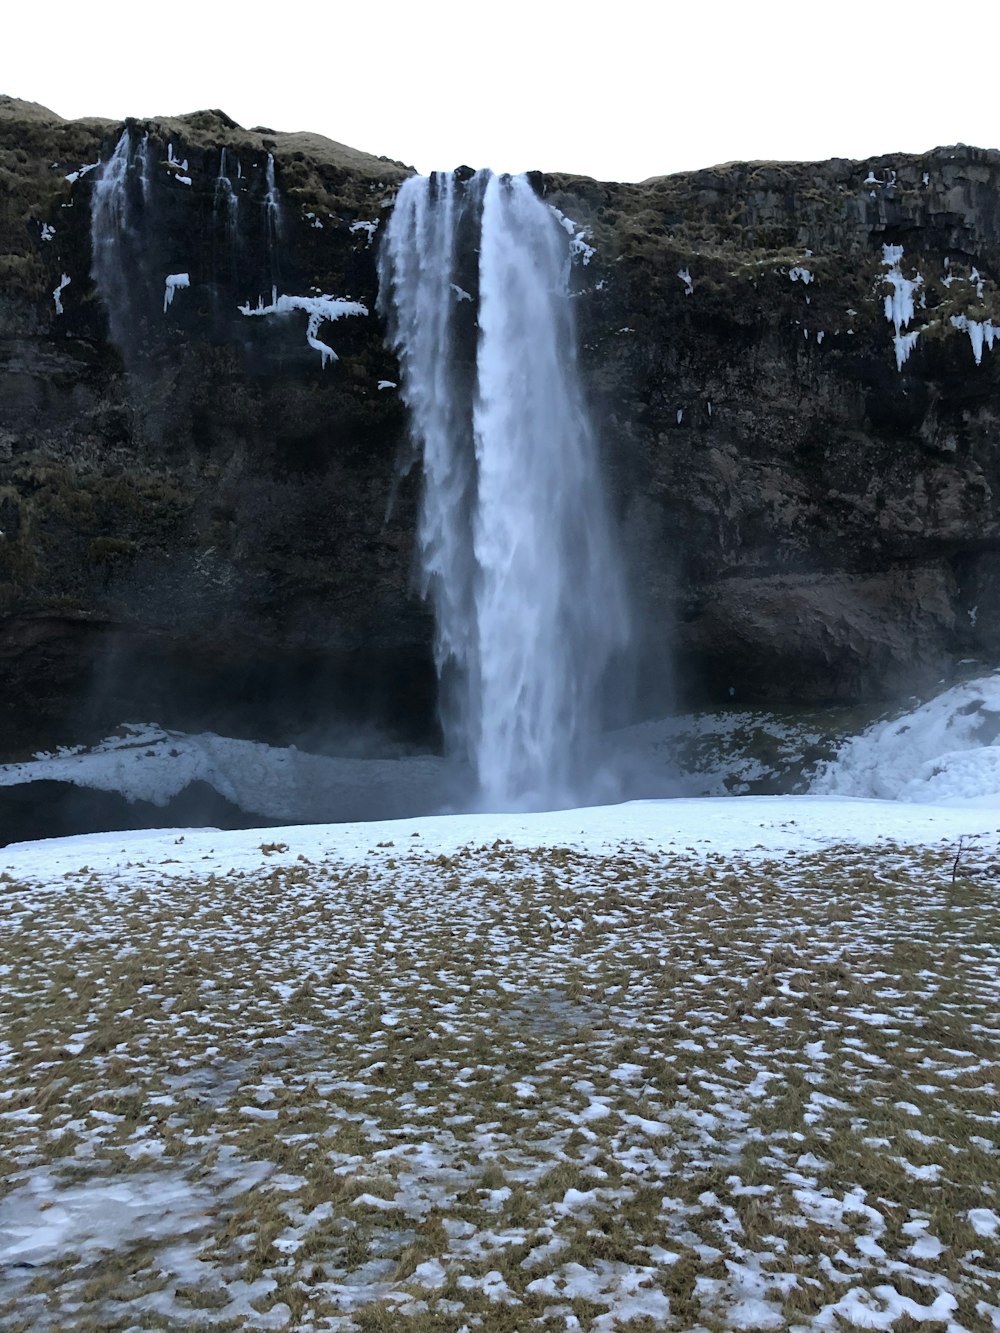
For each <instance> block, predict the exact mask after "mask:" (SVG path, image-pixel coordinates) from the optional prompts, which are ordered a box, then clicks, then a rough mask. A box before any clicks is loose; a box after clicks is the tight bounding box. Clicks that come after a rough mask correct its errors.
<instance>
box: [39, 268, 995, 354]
mask: <svg viewBox="0 0 1000 1333" xmlns="http://www.w3.org/2000/svg"><path fill="white" fill-rule="evenodd" d="M72 281H73V279H72V278H71V277H70V276H69V274H68V273H64V274H63V275H62V277H61V278H60V279H59V286H58V287H56V288H55V289H54V290H53V292H52V300H53V301H54V302H55V307H56V314H57V315H61V314H62V313H63V303H62V294H63V292H64V291H65V290H66V288H67V287H68V286H69V285H70V283H71V282H72ZM976 359H977V360H978V357H977V358H976Z"/></svg>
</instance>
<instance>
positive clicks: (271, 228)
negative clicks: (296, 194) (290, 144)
mask: <svg viewBox="0 0 1000 1333" xmlns="http://www.w3.org/2000/svg"><path fill="white" fill-rule="evenodd" d="M264 181H265V185H266V187H267V188H266V191H265V194H264V244H265V247H266V251H267V263H268V269H269V277H270V279H271V281H272V282H276V281H277V280H278V242H279V241H280V240H281V196H280V194H279V193H278V185H277V182H276V180H275V178H274V154H273V153H268V155H267V167H266V168H265V173H264Z"/></svg>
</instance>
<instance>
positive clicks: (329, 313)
mask: <svg viewBox="0 0 1000 1333" xmlns="http://www.w3.org/2000/svg"><path fill="white" fill-rule="evenodd" d="M238 309H239V312H240V314H241V315H287V314H291V313H292V312H293V311H295V310H303V311H305V313H306V315H308V317H309V318H308V322H307V324H306V342H307V343H308V344H309V346H310V347H311V348H312V349H313V350H314V351H316V352H319V355H320V361H321V362H322V364H323V366H326V364H327V362H328V361H336V360H337V359H338V358H337V353H336V352H335V351H334V350H333V348H332V347H328V346H327V344H326V343H325V342H322V341H321V340H320V338H319V330H320V326H321V325H323V324H325V323H327V322H332V321H333V320H336V319H344V318H345V317H346V316H347V315H367V314H368V307H367V306H366V305H362V303H361V302H360V301H348V300H345V299H344V298H343V297H339V296H327V295H323V294H321V295H319V296H288V295H286V294H284V293H283V294H282V295H281V296H279V295H278V291H277V288H272V289H271V303H270V305H265V304H264V298H263V297H258V298H257V305H256V306H251V305H250V302H249V301H247V303H246V305H241V306H239V307H238Z"/></svg>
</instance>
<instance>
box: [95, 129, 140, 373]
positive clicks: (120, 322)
mask: <svg viewBox="0 0 1000 1333" xmlns="http://www.w3.org/2000/svg"><path fill="white" fill-rule="evenodd" d="M136 187H137V189H138V199H137V198H136V192H137V189H136ZM147 193H148V139H143V141H142V143H141V144H140V148H139V151H138V152H137V153H136V154H135V155H134V157H133V155H132V152H131V137H130V134H129V130H128V128H127V127H126V128H125V129H124V130H123V131H122V134H121V137H120V138H119V140H118V143H117V144H116V145H115V150H114V152H113V153H112V154H111V156H110V157H109V158H108V160H107V162H105V163H104V165H103V166H102V167H101V168H100V170H99V172H98V174H97V178H96V180H95V182H94V192H93V196H92V199H91V211H90V242H91V276H92V277H93V279H94V284H95V286H96V287H97V290H98V292H99V294H100V296H101V299H102V301H103V302H104V304H105V306H106V307H107V311H108V324H109V327H110V330H111V336H112V338H113V339H114V341H115V342H116V343H117V344H118V346H119V347H125V346H126V345H127V344H128V342H129V340H130V339H129V334H130V327H131V309H132V300H131V298H132V281H131V279H132V277H133V272H132V270H133V268H134V260H135V258H136V255H137V252H138V249H139V240H138V237H137V233H136V217H137V211H138V209H139V208H141V207H142V204H143V202H144V200H145V197H146V195H147Z"/></svg>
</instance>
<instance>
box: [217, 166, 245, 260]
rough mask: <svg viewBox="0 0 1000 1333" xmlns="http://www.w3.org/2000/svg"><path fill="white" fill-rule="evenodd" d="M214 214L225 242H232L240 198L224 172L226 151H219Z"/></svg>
mask: <svg viewBox="0 0 1000 1333" xmlns="http://www.w3.org/2000/svg"><path fill="white" fill-rule="evenodd" d="M239 169H240V164H239V159H237V161H236V170H237V171H239ZM214 204H215V213H216V217H217V218H220V219H221V223H222V228H223V231H224V233H225V237H226V240H227V242H230V243H231V242H232V240H233V238H234V237H235V235H236V228H237V221H238V214H239V208H240V197H239V195H238V194H237V193H236V191H235V190H234V189H233V182H232V180H231V178H230V176H229V174H228V172H227V171H226V150H225V149H224V148H222V149H220V151H219V174H218V176H217V177H216V179H215V199H214Z"/></svg>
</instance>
